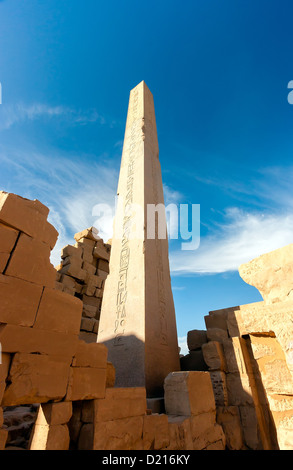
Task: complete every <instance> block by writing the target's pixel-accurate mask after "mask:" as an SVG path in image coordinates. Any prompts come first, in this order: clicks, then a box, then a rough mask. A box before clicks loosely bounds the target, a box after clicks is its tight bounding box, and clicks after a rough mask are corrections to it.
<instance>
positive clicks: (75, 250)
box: [61, 245, 82, 260]
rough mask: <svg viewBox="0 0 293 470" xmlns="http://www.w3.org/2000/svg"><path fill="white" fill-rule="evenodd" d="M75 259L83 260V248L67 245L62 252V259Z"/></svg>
mask: <svg viewBox="0 0 293 470" xmlns="http://www.w3.org/2000/svg"><path fill="white" fill-rule="evenodd" d="M67 257H70V258H71V257H73V258H78V259H80V260H81V258H82V248H81V247H77V246H72V245H66V246H64V248H62V250H61V258H62V259H64V258H67Z"/></svg>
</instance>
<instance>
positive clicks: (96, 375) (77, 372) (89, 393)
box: [66, 367, 106, 401]
mask: <svg viewBox="0 0 293 470" xmlns="http://www.w3.org/2000/svg"><path fill="white" fill-rule="evenodd" d="M105 390H106V369H98V368H96V367H95V368H94V367H71V368H70V376H69V383H68V390H67V394H66V401H76V400H93V399H96V398H104V396H105Z"/></svg>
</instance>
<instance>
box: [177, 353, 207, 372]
mask: <svg viewBox="0 0 293 470" xmlns="http://www.w3.org/2000/svg"><path fill="white" fill-rule="evenodd" d="M180 365H181V370H208V366H207V364H206V362H205V360H204V357H203V353H202V350H201V349H198V350H197V351H190V352H189V354H187V355H186V356H183V357H181V358H180Z"/></svg>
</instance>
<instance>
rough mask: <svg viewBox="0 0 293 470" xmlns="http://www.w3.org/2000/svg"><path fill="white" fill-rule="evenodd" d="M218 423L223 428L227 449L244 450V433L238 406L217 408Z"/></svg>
mask: <svg viewBox="0 0 293 470" xmlns="http://www.w3.org/2000/svg"><path fill="white" fill-rule="evenodd" d="M217 422H218V423H219V424H220V425H221V426H222V428H223V430H224V433H225V436H226V443H227V447H228V449H230V450H241V449H243V448H244V442H243V432H242V428H241V422H240V415H239V409H238V407H237V406H219V407H217Z"/></svg>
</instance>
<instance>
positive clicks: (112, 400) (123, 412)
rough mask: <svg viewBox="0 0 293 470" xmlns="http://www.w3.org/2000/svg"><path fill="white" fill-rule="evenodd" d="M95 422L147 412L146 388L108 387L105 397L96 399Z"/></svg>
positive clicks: (140, 414) (141, 414)
mask: <svg viewBox="0 0 293 470" xmlns="http://www.w3.org/2000/svg"><path fill="white" fill-rule="evenodd" d="M94 407H95V418H94V421H95V423H98V422H102V421H111V420H115V419H121V418H129V417H132V416H143V415H144V414H145V412H146V390H145V388H143V387H127V388H107V389H106V393H105V398H104V399H102V400H95V402H94Z"/></svg>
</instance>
